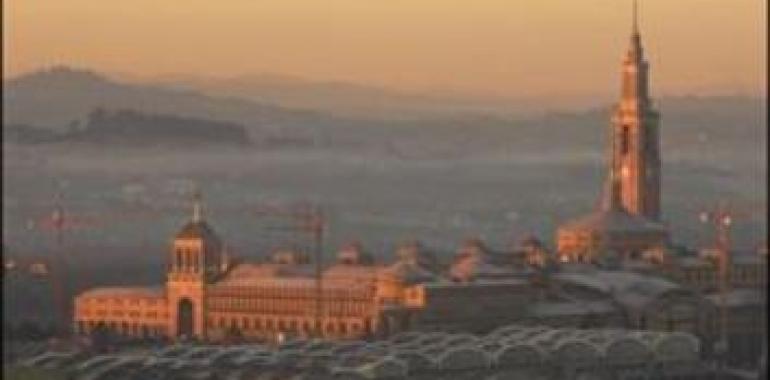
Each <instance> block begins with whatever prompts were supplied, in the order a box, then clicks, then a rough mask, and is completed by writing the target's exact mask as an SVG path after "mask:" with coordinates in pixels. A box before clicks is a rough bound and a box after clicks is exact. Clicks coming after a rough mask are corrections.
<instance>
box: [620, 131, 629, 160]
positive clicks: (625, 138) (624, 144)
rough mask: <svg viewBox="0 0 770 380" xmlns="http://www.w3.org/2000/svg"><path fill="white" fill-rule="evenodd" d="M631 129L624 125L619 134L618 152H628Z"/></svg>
mask: <svg viewBox="0 0 770 380" xmlns="http://www.w3.org/2000/svg"><path fill="white" fill-rule="evenodd" d="M630 133H631V129H630V128H629V127H628V126H627V125H624V126H623V129H622V131H621V134H620V154H628V150H629V146H630V136H629V135H630Z"/></svg>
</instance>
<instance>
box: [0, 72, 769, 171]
mask: <svg viewBox="0 0 770 380" xmlns="http://www.w3.org/2000/svg"><path fill="white" fill-rule="evenodd" d="M167 79H173V78H167ZM261 82H263V83H266V84H270V85H275V86H278V87H280V88H287V86H288V87H292V88H293V90H292V91H293V93H296V94H301V93H302V92H303V88H306V87H305V85H304V84H303V83H304V82H303V81H302V80H301V79H296V78H291V77H283V76H277V77H264V78H262V79H261ZM287 83H288V84H287ZM319 86H320V87H321V88H322V89H323V90H317V92H314V91H316V90H314V89H317V88H318V87H317V86H316V85H312V84H311V85H309V87H307V91H306V92H307V93H308V94H310V95H307V96H308V97H309V98H317V97H319V96H320V95H319V94H327V95H328V94H329V92H328V90H329V88H331V87H334V86H335V85H330V84H329V83H326V84H321V85H319ZM340 86H342V87H344V88H346V90H345V92H347V93H349V94H352V93H354V92H355V91H354V90H355V89H358V90H360V91H362V92H371V91H374V92H375V93H376V92H378V91H384V90H381V89H377V88H369V87H367V86H358V85H350V84H342V85H340ZM3 87H4V90H5V92H4V95H5V96H4V99H3V101H4V109H5V112H4V115H3V125H4V129H5V128H11V129H16V132H14V133H17V132H18V131H19V128H20V126H25V125H28V126H35V127H41V128H48V129H51V130H56V131H63V130H67V129H68V128H69V127H68V126H69V125H71V124H72V123H73V122H75V123H78V122H82V120H83V118H84V117H85V116H86V115H88V113H89V112H91V111H92V110H93V109H94V108H97V107H103V108H107V109H130V110H135V111H137V112H141V113H145V114H159V115H167V116H173V117H181V118H193V119H200V120H217V121H222V122H227V123H235V124H238V125H241V126H243V128H244V129H245V130H246V132H247V133H248V137H249V139H250V140H251V141H253V142H255V143H257V144H260V143H264V144H266V145H272V144H275V145H281V146H287V145H291V146H304V147H307V146H313V147H325V148H330V149H356V150H359V151H365V152H376V153H382V154H387V155H394V156H397V157H400V158H403V159H434V158H450V157H454V158H457V157H462V156H467V155H477V156H478V155H490V156H500V155H508V154H515V153H517V152H536V153H538V154H540V155H544V154H557V155H566V154H586V152H590V154H594V155H597V154H598V155H600V154H602V152H604V149H605V144H604V139H605V138H606V136H607V133H608V131H607V128H608V123H609V116H610V112H609V107H608V106H599V107H595V108H591V109H587V110H583V111H579V112H576V111H570V112H550V113H546V114H545V115H540V116H530V117H527V118H524V117H522V116H521V115H515V114H510V115H502V114H499V113H494V112H493V113H489V114H487V113H478V112H475V113H465V112H463V111H462V110H460V111H457V110H452V109H448V110H445V111H446V112H444V111H442V112H441V113H436V114H432V115H431V116H429V117H424V118H420V117H412V116H410V117H404V115H393V116H392V117H390V116H387V115H386V116H377V117H371V118H361V119H357V118H352V117H343V116H334V115H332V114H331V113H329V112H325V111H319V110H308V109H299V108H295V107H291V106H286V105H285V104H280V103H275V101H276V98H272V99H270V101H271V102H267V101H263V102H260V101H255V100H244V99H242V98H238V97H233V96H231V97H223V96H217V95H211V94H206V93H203V92H201V91H198V90H183V89H180V88H176V89H169V88H167V87H164V86H163V85H158V84H154V83H153V84H142V85H139V84H130V83H122V82H119V81H114V80H112V79H109V78H108V77H105V76H103V75H100V74H97V73H94V72H90V71H86V70H75V69H70V68H66V67H58V68H54V69H51V70H46V71H41V72H36V73H31V74H28V75H24V76H20V77H17V78H13V79H11V80H8V81H5V82H3ZM246 87H249V86H246ZM266 87H267V88H269V87H270V86H267V85H266ZM249 88H251V87H249ZM268 95H269V92H268V93H266V95H265V96H264V97H265V99H268V98H270V96H268ZM383 96H386V95H383ZM388 96H389V95H388ZM407 98H408V96H407ZM440 98H441V97H440V96H439V97H437V98H436V99H440ZM405 99H406V98H405ZM429 99H433V98H429ZM297 101H298V102H299V100H297ZM430 101H433V100H430ZM335 102H339V103H344V102H343V100H342V99H338V100H336V101H335ZM656 104H657V107H658V108H659V109H660V111H661V115H662V129H661V140H662V144H663V155H664V158H671V157H673V158H676V159H678V158H677V157H690V158H693V157H695V158H693V159H701V157H702V159H705V160H710V159H715V160H716V159H717V157H719V158H720V159H721V157H723V156H724V157H728V158H729V159H725V160H723V161H721V162H724V165H727V164H734V165H738V163H740V164H743V163H745V162H749V163H750V164H751V165H752V166H757V165H760V164H762V163H760V161H762V162H764V160H757V159H756V153H757V152H759V153H764V154H766V152H767V144H766V137H767V125H766V120H767V105H766V102H765V99H760V98H750V97H736V96H725V97H675V98H665V97H664V98H662V99H656ZM493 107H497V105H494V106H493ZM385 109H386V110H387V109H388V108H387V107H385ZM385 113H386V114H387V112H385ZM12 125H15V126H13V127H12ZM39 132H40V131H32V132H31V133H32V134H33V135H34V134H36V133H37V136H31V137H32V139H33V140H34V139H37V138H40V133H39ZM43 133H44V132H43ZM43 138H44V137H43ZM752 153H753V154H752ZM734 157H738V158H740V159H739V160H737V161H735V160H732V158H734ZM720 164H721V163H720Z"/></svg>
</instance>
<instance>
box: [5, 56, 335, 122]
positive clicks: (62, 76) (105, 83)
mask: <svg viewBox="0 0 770 380" xmlns="http://www.w3.org/2000/svg"><path fill="white" fill-rule="evenodd" d="M3 95H4V97H3V102H4V104H3V105H4V109H5V112H4V114H3V124H5V125H7V124H27V125H35V126H40V127H46V128H52V129H62V128H64V127H65V125H67V124H69V123H70V122H72V121H75V120H81V119H82V118H83V117H84V116H85V115H87V114H88V113H89V112H90V111H91V110H93V109H94V108H98V107H103V108H111V109H134V110H138V111H142V112H148V113H158V114H167V115H180V116H186V117H194V118H203V119H216V120H223V121H229V122H236V123H240V124H243V125H244V126H245V127H246V128H247V129H248V130H270V129H275V128H295V127H300V128H301V127H307V128H311V127H314V126H316V125H326V124H329V123H332V122H334V118H333V117H331V116H329V115H324V114H322V113H319V112H314V111H308V110H297V109H289V108H286V107H281V106H276V105H271V104H264V103H257V102H254V101H248V100H243V99H235V98H221V97H213V96H208V95H204V94H201V93H198V92H194V91H182V90H178V89H169V88H164V87H161V86H154V85H133V84H127V83H120V82H117V81H114V80H111V79H109V78H107V77H106V76H103V75H100V74H97V73H94V72H92V71H88V70H77V69H72V68H68V67H54V68H51V69H49V70H44V71H38V72H34V73H30V74H26V75H22V76H19V77H16V78H12V79H9V80H7V81H4V82H3Z"/></svg>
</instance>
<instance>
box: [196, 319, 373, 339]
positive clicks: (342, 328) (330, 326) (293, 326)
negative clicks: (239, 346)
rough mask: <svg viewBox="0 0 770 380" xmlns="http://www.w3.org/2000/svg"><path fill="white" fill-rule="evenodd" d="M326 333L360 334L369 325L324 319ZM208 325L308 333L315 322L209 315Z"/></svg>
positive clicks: (248, 332) (223, 328) (247, 330)
mask: <svg viewBox="0 0 770 380" xmlns="http://www.w3.org/2000/svg"><path fill="white" fill-rule="evenodd" d="M322 326H323V332H324V333H325V334H327V335H338V336H347V335H360V334H361V333H363V332H364V331H368V330H369V329H370V328H371V327H370V325H369V323H368V322H364V323H361V322H351V321H326V322H324V323H323V324H322ZM208 327H209V328H211V329H217V330H220V331H223V332H227V331H239V332H241V333H243V334H246V335H251V334H252V333H256V334H259V333H277V332H284V333H292V334H298V335H310V334H312V333H313V332H315V331H316V330H317V329H316V328H315V322H314V321H313V320H308V319H291V318H287V319H284V318H262V317H225V316H219V317H209V319H208Z"/></svg>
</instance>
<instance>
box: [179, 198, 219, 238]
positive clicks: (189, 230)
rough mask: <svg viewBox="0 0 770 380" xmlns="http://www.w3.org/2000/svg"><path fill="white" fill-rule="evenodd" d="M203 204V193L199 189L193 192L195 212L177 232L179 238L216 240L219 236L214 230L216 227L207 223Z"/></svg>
mask: <svg viewBox="0 0 770 380" xmlns="http://www.w3.org/2000/svg"><path fill="white" fill-rule="evenodd" d="M202 208H203V207H202V205H201V195H200V193H198V192H197V191H196V192H195V193H194V194H193V213H192V218H191V219H190V221H189V222H187V224H185V225H184V226H183V227H182V229H181V230H179V232H177V234H176V238H177V239H203V240H209V239H211V240H215V241H218V240H219V238H218V237H217V234H216V233H215V232H214V229H213V228H211V226H209V225H208V223H206V221H205V220H204V219H203V211H202Z"/></svg>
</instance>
